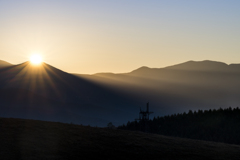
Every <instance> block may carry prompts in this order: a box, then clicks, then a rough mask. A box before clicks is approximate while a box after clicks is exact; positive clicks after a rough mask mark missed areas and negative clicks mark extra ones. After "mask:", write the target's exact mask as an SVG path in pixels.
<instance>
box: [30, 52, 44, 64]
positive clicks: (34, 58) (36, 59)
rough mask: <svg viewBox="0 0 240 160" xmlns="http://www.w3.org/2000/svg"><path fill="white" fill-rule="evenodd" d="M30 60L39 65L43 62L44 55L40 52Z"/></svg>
mask: <svg viewBox="0 0 240 160" xmlns="http://www.w3.org/2000/svg"><path fill="white" fill-rule="evenodd" d="M30 62H31V63H32V64H35V65H38V64H41V63H42V56H41V55H39V54H34V55H32V56H31V57H30Z"/></svg>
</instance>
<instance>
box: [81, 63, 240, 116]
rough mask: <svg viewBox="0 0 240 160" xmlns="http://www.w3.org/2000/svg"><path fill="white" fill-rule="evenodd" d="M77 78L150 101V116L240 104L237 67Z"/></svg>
mask: <svg viewBox="0 0 240 160" xmlns="http://www.w3.org/2000/svg"><path fill="white" fill-rule="evenodd" d="M79 76H80V77H82V78H85V79H87V80H89V81H93V82H95V83H98V84H101V85H104V86H105V87H108V88H111V89H114V90H116V91H118V92H121V93H122V94H126V95H129V96H133V95H134V96H135V99H138V100H139V101H141V102H142V104H145V103H146V102H148V101H149V102H150V109H151V110H152V111H154V114H153V116H154V115H155V116H163V115H168V114H174V113H182V112H184V111H185V112H186V111H188V110H198V109H202V110H206V109H213V108H216V109H218V108H219V107H222V108H226V107H229V106H232V107H237V106H239V104H240V100H239V98H238V97H239V96H240V90H239V87H240V64H231V65H227V64H225V63H222V62H214V61H200V62H195V61H189V62H185V63H182V64H178V65H174V66H169V67H166V68H148V67H141V68H139V69H137V70H134V71H132V72H130V73H126V74H111V73H98V74H95V75H79ZM139 107H141V106H139Z"/></svg>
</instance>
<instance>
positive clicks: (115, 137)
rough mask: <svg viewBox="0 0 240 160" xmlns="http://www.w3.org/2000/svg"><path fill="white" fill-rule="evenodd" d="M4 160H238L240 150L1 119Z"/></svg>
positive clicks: (39, 122) (214, 145) (101, 130)
mask: <svg viewBox="0 0 240 160" xmlns="http://www.w3.org/2000/svg"><path fill="white" fill-rule="evenodd" d="M0 130H1V132H0V141H1V145H0V155H1V159H3V160H5V159H21V160H25V159H33V160H34V159H35V160H38V159H99V158H100V157H101V158H104V159H164V160H167V159H169V160H170V159H171V160H173V159H178V160H179V159H184V160H187V159H189V160H190V159H194V160H198V159H199V160H202V159H212V160H225V159H231V160H234V159H236V160H237V159H239V156H240V152H239V151H240V146H237V145H228V144H223V143H211V142H205V141H195V140H189V139H180V138H170V137H166V136H161V135H154V134H146V133H141V132H133V131H124V130H114V129H106V128H95V127H87V126H79V125H74V124H63V123H56V122H44V121H36V120H23V119H12V118H0Z"/></svg>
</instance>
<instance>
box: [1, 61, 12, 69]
mask: <svg viewBox="0 0 240 160" xmlns="http://www.w3.org/2000/svg"><path fill="white" fill-rule="evenodd" d="M9 66H12V64H11V63H8V62H6V61H2V60H0V68H3V67H9Z"/></svg>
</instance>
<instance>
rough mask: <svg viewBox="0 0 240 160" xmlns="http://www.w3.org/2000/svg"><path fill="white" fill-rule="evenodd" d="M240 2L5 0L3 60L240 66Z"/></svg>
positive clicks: (109, 66) (128, 66) (92, 68)
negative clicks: (36, 55)
mask: <svg viewBox="0 0 240 160" xmlns="http://www.w3.org/2000/svg"><path fill="white" fill-rule="evenodd" d="M239 7H240V1H236V0H198V1H197V0H147V1H146V0H101V1H100V0H39V1H37V0H0V59H1V60H4V61H7V62H10V63H12V64H19V63H23V62H25V61H28V60H29V58H30V56H31V55H32V54H34V53H39V54H41V55H42V57H43V60H44V61H45V62H46V63H48V64H50V65H53V66H55V67H57V68H59V69H61V70H64V71H66V72H69V73H80V74H93V73H99V72H113V73H126V72H130V71H132V70H134V69H137V68H139V67H141V66H148V67H151V68H162V67H166V66H171V65H175V64H178V63H183V62H186V61H189V60H194V61H201V60H214V61H221V62H225V63H228V64H230V63H240V52H239V51H240V10H239Z"/></svg>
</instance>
